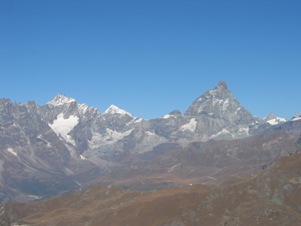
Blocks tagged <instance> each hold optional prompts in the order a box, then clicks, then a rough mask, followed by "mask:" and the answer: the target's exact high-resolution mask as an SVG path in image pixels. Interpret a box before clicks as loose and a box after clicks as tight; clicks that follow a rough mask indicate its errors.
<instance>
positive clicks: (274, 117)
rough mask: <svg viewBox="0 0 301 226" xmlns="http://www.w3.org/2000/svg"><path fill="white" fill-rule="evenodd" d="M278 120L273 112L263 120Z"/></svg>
mask: <svg viewBox="0 0 301 226" xmlns="http://www.w3.org/2000/svg"><path fill="white" fill-rule="evenodd" d="M276 118H277V116H276V115H275V114H274V113H273V112H271V113H269V114H268V115H267V116H265V117H264V118H263V120H265V121H269V120H271V119H276Z"/></svg>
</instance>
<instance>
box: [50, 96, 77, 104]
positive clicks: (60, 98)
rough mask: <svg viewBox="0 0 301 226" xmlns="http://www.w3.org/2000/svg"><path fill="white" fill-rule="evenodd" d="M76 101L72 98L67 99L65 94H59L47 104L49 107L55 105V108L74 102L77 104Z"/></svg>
mask: <svg viewBox="0 0 301 226" xmlns="http://www.w3.org/2000/svg"><path fill="white" fill-rule="evenodd" d="M75 101H76V100H75V99H73V98H71V97H67V96H65V95H63V94H57V95H56V96H55V97H54V98H53V99H52V100H51V101H49V102H48V103H47V104H49V105H54V106H60V105H64V104H69V103H72V102H75Z"/></svg>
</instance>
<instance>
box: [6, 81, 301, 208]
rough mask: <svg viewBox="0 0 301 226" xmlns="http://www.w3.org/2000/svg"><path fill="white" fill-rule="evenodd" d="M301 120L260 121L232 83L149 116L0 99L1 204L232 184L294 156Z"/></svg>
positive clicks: (64, 102)
mask: <svg viewBox="0 0 301 226" xmlns="http://www.w3.org/2000/svg"><path fill="white" fill-rule="evenodd" d="M300 133H301V116H300V115H296V116H294V117H293V118H292V119H291V120H286V119H283V118H279V117H277V116H275V115H274V114H269V115H268V116H267V117H265V118H264V119H260V118H257V117H255V116H253V115H252V114H251V113H250V112H249V111H248V110H246V109H245V108H244V107H243V106H242V105H241V104H240V103H239V102H238V100H237V99H236V98H235V97H234V96H233V95H232V93H231V92H230V90H229V89H228V87H227V84H226V83H225V82H223V81H222V82H219V83H218V84H217V86H216V87H214V88H213V89H211V90H208V91H207V92H205V93H204V94H203V95H201V96H200V97H198V98H197V99H196V100H195V101H194V102H193V103H192V104H191V105H190V107H189V108H188V109H187V110H186V111H185V112H184V113H181V112H180V111H178V110H173V111H171V112H170V113H168V114H166V115H164V116H162V117H160V118H155V119H150V120H145V119H142V118H137V117H134V116H133V115H132V114H131V113H129V112H127V111H125V110H123V109H120V108H118V107H116V106H115V105H111V106H110V107H109V108H108V109H107V110H106V111H105V112H104V113H101V112H99V111H98V109H96V108H94V107H89V106H87V105H86V104H82V103H78V102H77V101H76V100H75V99H73V98H70V97H66V96H64V95H61V94H59V95H57V96H55V97H54V99H52V100H50V101H49V102H48V103H46V104H45V105H42V106H40V105H38V104H37V103H35V102H33V101H29V102H27V103H25V104H21V103H14V102H12V101H11V100H9V99H0V202H1V203H7V202H28V201H32V200H38V199H45V198H48V197H53V196H58V195H63V194H66V193H69V192H71V191H74V190H78V189H84V188H86V187H89V186H91V185H103V186H110V185H117V186H121V187H123V188H130V189H135V190H143V191H145V190H154V189H160V188H167V187H179V186H182V185H183V184H203V185H204V184H214V185H217V184H222V183H226V181H227V180H237V179H239V178H241V177H244V176H246V175H254V174H255V173H258V172H259V171H260V170H262V169H264V168H266V167H268V166H269V165H271V164H272V163H274V162H275V161H276V160H277V159H278V158H280V157H281V156H284V155H289V154H292V153H293V154H294V153H295V152H296V150H298V149H296V145H297V144H298V141H299V140H300Z"/></svg>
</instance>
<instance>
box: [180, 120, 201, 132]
mask: <svg viewBox="0 0 301 226" xmlns="http://www.w3.org/2000/svg"><path fill="white" fill-rule="evenodd" d="M197 124H198V122H197V120H196V119H195V118H192V119H190V121H189V123H187V124H185V125H183V126H181V128H180V130H182V131H185V130H189V131H191V132H194V131H195V129H196V126H197Z"/></svg>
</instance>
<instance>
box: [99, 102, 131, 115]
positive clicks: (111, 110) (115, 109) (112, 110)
mask: <svg viewBox="0 0 301 226" xmlns="http://www.w3.org/2000/svg"><path fill="white" fill-rule="evenodd" d="M104 114H120V115H128V116H131V117H132V115H131V114H130V113H129V112H127V111H125V110H123V109H121V108H119V107H117V106H115V105H113V104H112V105H111V106H110V107H109V108H108V109H107V110H105V112H104Z"/></svg>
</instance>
